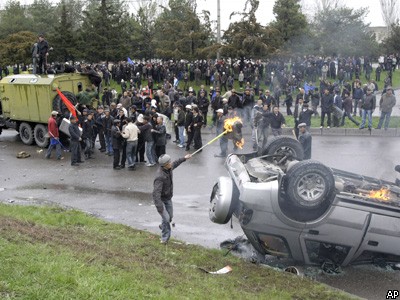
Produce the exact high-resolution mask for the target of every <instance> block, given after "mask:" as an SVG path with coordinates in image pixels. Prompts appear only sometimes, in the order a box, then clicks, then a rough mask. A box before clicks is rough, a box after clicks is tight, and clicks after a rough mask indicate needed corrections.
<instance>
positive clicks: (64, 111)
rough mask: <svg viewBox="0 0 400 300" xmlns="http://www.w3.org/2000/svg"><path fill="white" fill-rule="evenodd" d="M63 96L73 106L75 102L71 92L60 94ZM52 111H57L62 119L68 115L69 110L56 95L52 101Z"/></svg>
mask: <svg viewBox="0 0 400 300" xmlns="http://www.w3.org/2000/svg"><path fill="white" fill-rule="evenodd" d="M62 93H63V94H64V96H65V97H66V98H67V99H68V100H69V101H70V102H71V103H72V104H73V105H75V104H76V102H77V100H76V97H75V95H74V94H73V93H71V92H62ZM53 110H55V111H58V112H59V113H60V114H61V115H62V116H63V117H64V116H66V115H68V113H69V110H68V108H67V106H66V105H65V104H64V102H63V101H62V100H61V97H60V95H57V96H56V97H55V98H54V100H53Z"/></svg>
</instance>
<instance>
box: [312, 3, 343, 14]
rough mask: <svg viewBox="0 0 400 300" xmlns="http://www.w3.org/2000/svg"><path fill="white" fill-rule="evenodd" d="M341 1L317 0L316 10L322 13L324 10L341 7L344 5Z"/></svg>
mask: <svg viewBox="0 0 400 300" xmlns="http://www.w3.org/2000/svg"><path fill="white" fill-rule="evenodd" d="M341 3H342V1H341V0H315V8H316V12H317V13H320V12H322V11H326V10H331V9H336V8H339V7H340V6H342V5H341Z"/></svg>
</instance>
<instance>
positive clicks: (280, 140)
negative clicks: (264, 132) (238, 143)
mask: <svg viewBox="0 0 400 300" xmlns="http://www.w3.org/2000/svg"><path fill="white" fill-rule="evenodd" d="M279 154H282V155H287V156H290V157H293V158H294V159H296V160H303V158H304V151H303V147H302V146H301V144H300V143H299V141H297V140H295V139H294V138H291V137H288V136H276V137H272V138H271V139H269V140H268V142H267V144H266V145H265V148H264V149H263V150H262V153H261V155H263V156H264V155H279ZM276 160H279V158H276Z"/></svg>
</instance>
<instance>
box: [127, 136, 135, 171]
mask: <svg viewBox="0 0 400 300" xmlns="http://www.w3.org/2000/svg"><path fill="white" fill-rule="evenodd" d="M137 145H138V141H137V140H136V141H133V142H127V143H126V157H127V159H128V167H134V166H135V162H136V150H137Z"/></svg>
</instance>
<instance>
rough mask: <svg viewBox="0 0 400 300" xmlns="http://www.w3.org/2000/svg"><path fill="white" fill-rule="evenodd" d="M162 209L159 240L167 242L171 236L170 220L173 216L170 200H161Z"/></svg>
mask: <svg viewBox="0 0 400 300" xmlns="http://www.w3.org/2000/svg"><path fill="white" fill-rule="evenodd" d="M163 205H164V210H163V212H162V213H161V214H160V215H161V241H163V242H168V240H169V238H170V237H171V224H170V223H171V222H172V218H173V216H174V212H173V206H172V201H171V200H168V201H163Z"/></svg>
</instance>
